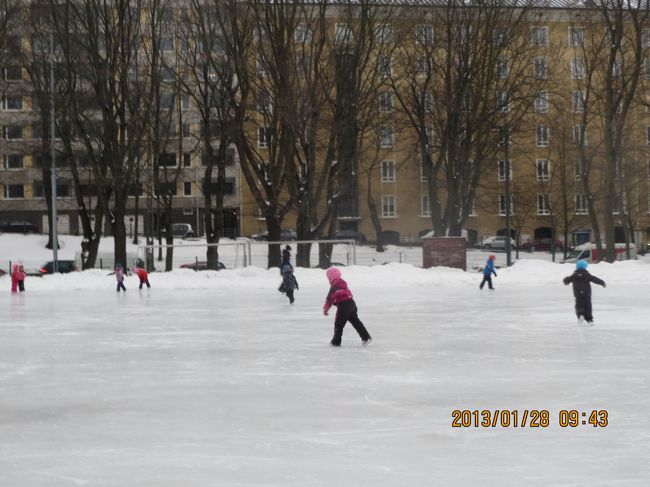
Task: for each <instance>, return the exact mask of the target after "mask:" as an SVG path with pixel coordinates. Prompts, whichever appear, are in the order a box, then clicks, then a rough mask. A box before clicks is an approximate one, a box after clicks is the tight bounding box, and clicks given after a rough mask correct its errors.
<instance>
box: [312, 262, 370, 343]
mask: <svg viewBox="0 0 650 487" xmlns="http://www.w3.org/2000/svg"><path fill="white" fill-rule="evenodd" d="M326 275H327V279H328V280H329V283H330V290H329V292H328V293H327V298H325V304H324V305H323V314H324V315H326V316H327V313H328V312H329V310H330V308H331V307H332V306H336V307H337V310H336V318H334V337H333V338H332V341H331V342H330V344H331V345H333V346H335V347H340V346H341V338H342V337H343V327H344V326H345V324H346V323H347V322H348V321H349V322H350V323H352V326H354V329H355V330H357V333H358V334H359V336H360V337H361V343H362V344H363V346H364V347H365V346H366V345H368V344H369V343H370V341H371V340H372V337H371V336H370V333H368V330H366V327H365V326H363V323H362V322H361V320H360V319H359V316H358V314H357V304H356V303H355V302H354V299H352V292H350V290H349V289H348V284H347V283H346V282H345V281H344V280H343V279H341V271H340V270H338V269H337V268H336V267H331V268H329V269H327V272H326Z"/></svg>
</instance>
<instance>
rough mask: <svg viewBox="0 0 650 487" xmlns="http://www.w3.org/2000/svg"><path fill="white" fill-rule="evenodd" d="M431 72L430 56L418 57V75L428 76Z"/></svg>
mask: <svg viewBox="0 0 650 487" xmlns="http://www.w3.org/2000/svg"><path fill="white" fill-rule="evenodd" d="M430 72H431V63H430V62H429V58H428V57H426V56H422V57H420V58H418V68H417V72H416V75H417V76H426V75H428V74H429V73H430Z"/></svg>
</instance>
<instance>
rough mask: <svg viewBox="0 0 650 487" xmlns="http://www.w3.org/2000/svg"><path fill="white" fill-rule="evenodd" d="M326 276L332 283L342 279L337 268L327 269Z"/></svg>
mask: <svg viewBox="0 0 650 487" xmlns="http://www.w3.org/2000/svg"><path fill="white" fill-rule="evenodd" d="M325 274H326V275H327V279H328V280H329V281H330V282H332V281H333V280H335V279H340V278H341V271H340V270H338V269H337V268H336V267H330V268H329V269H327V271H326V272H325Z"/></svg>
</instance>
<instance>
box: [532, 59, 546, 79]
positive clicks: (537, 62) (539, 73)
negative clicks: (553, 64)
mask: <svg viewBox="0 0 650 487" xmlns="http://www.w3.org/2000/svg"><path fill="white" fill-rule="evenodd" d="M533 76H534V77H535V79H547V78H548V63H547V62H546V58H545V57H536V58H535V59H533Z"/></svg>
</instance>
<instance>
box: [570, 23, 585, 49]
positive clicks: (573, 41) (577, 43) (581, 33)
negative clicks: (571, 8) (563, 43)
mask: <svg viewBox="0 0 650 487" xmlns="http://www.w3.org/2000/svg"><path fill="white" fill-rule="evenodd" d="M584 44H585V29H584V28H583V27H569V47H582V46H584Z"/></svg>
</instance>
